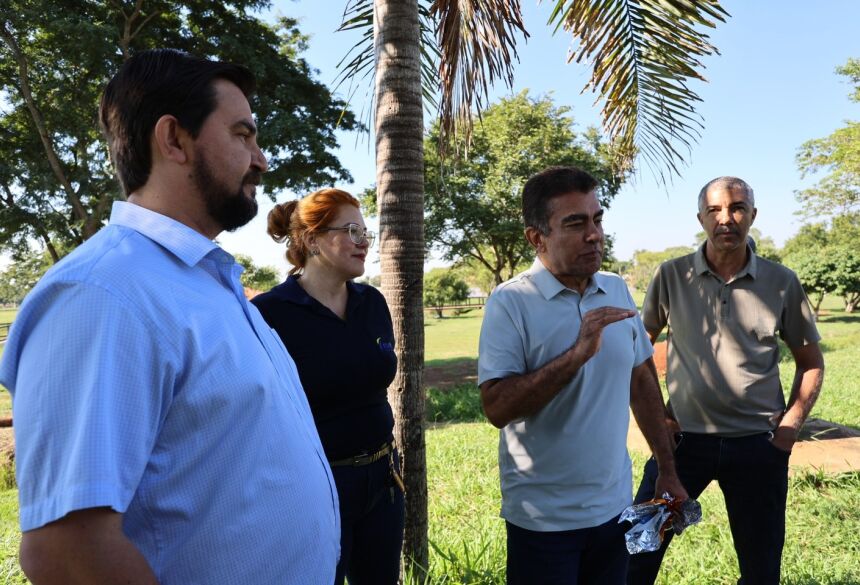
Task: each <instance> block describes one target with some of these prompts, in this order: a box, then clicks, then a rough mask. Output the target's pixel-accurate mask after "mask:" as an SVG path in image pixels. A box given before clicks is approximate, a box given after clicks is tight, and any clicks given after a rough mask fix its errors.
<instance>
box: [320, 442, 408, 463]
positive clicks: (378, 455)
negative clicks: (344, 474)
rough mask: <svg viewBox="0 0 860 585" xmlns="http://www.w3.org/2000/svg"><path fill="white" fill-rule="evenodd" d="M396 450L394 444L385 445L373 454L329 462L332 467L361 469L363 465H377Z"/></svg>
mask: <svg viewBox="0 0 860 585" xmlns="http://www.w3.org/2000/svg"><path fill="white" fill-rule="evenodd" d="M393 450H394V445H393V444H392V443H385V444H384V445H383V446H382V447H380V448H379V450H377V451H374V452H373V453H361V454H359V455H353V456H352V457H347V458H345V459H337V460H335V461H331V460H329V462H328V464H329V465H331V466H332V467H344V466H351V467H360V466H362V465H370V464H371V463H376V462H377V461H379V460H380V459H382V458H383V457H385V456H386V455H388V454H389V453H391V452H392V451H393Z"/></svg>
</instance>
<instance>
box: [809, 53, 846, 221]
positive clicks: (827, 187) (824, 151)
mask: <svg viewBox="0 0 860 585" xmlns="http://www.w3.org/2000/svg"><path fill="white" fill-rule="evenodd" d="M836 72H837V73H838V74H840V75H844V76H846V77H848V78H849V79H850V80H851V82H852V83H853V85H854V88H853V92H852V93H851V95H850V98H851V100H853V101H855V102H860V59H849V60H848V63H846V64H845V65H844V66H842V67H838V68H837V69H836ZM797 166H798V168H799V169H800V172H801V177H805V176H807V175H813V174H818V173H824V176H823V177H822V178H821V179H819V181H818V182H817V183H816V184H815V185H814V186H812V187H810V188H809V189H803V190H802V191H798V192H796V193H795V195H796V197H797V199H798V201H800V203H801V204H802V205H803V207H802V209H801V211H800V213H801V214H802V215H804V216H806V217H807V218H822V217H823V218H833V217H838V216H840V215H851V214H856V213H858V212H860V122H852V121H849V122H847V124H846V125H845V126H844V127H843V128H839V129H838V130H836V131H835V132H834V133H833V134H831V135H830V136H827V137H826V138H818V139H816V140H810V141H808V142H806V143H804V144H803V146H801V147H800V150H799V152H798V154H797Z"/></svg>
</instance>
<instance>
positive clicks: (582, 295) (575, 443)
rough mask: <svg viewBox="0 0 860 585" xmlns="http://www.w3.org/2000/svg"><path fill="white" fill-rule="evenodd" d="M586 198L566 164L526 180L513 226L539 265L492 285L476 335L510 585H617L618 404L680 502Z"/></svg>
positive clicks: (648, 380)
mask: <svg viewBox="0 0 860 585" xmlns="http://www.w3.org/2000/svg"><path fill="white" fill-rule="evenodd" d="M596 188H597V181H596V180H595V179H594V178H593V177H591V176H590V175H589V174H588V173H585V172H583V171H580V170H578V169H573V168H569V167H552V168H549V169H547V170H545V171H542V172H541V173H538V174H537V175H535V176H534V177H532V178H531V179H529V181H528V182H527V183H526V185H525V187H524V189H523V218H524V220H525V225H526V232H525V235H526V238H527V239H528V240H529V242H530V243H531V244H532V245H533V246H534V248H535V250H536V251H537V259H536V260H535V262H534V265H533V266H532V267H531V269H530V270H528V271H527V272H525V273H523V274H521V275H519V276H517V277H516V278H514V279H512V280H510V281H508V282H506V283H503V284H501V285H499V286H498V287H497V288H496V290H495V291H494V292H493V294H492V295H491V296H490V298H489V300H488V302H487V306H486V312H485V316H484V322H483V326H482V328H481V338H480V351H479V358H478V368H479V384H480V387H481V400H482V403H483V406H484V411H485V413H486V414H487V418H489V420H490V422H492V423H493V424H494V425H495V426H496V427H498V428H500V429H502V430H501V433H500V440H499V468H500V477H501V487H502V517H504V518H505V520H506V526H507V534H508V540H507V543H508V558H507V579H508V583H509V584H512V585H514V584H520V583H522V584H529V585H540V584H553V585H574V584H578V583H580V584H585V583H594V584H598V583H599V584H601V585H604V584H609V585H611V584H613V583H615V584H621V583H624V579H625V574H626V569H627V551H626V548H625V546H624V536H623V535H624V531H625V530H626V529H627V527H626V526H625V525H624V524H618V515H619V514H620V513H621V511H622V510H623V509H624V508H625V507H626V506H628V505H629V504H630V503H631V487H632V485H631V483H632V478H631V471H630V459H629V457H628V455H627V446H626V438H627V427H628V422H629V410H628V406H629V407H631V408H632V409H633V413H634V415H635V416H636V420H637V422H638V423H639V426H640V428H641V429H642V431H643V433H644V434H645V436H646V438H647V439H648V441H649V444H650V445H651V447H652V450H653V451H654V453H655V454H656V456H657V461H659V462H660V476H659V477H658V479H657V485H658V488H659V489H660V490H661V493H662V491H668V492H670V493H672V494H673V495H675V496H677V497H678V498H680V499H685V498H686V492H685V491H684V488H683V486H682V485H681V484H680V482H679V480H678V477H677V475H676V474H675V469H674V466H673V458H672V450H671V441H670V438H669V434H668V430H667V428H666V426H665V420H664V414H663V413H664V406H663V401H662V398H661V396H660V391H659V387H658V384H657V377H656V373H655V370H654V365H653V362H652V360H651V354H652V352H653V350H652V348H651V344H650V342H649V339H648V335H647V333H646V332H645V329H644V328H643V326H642V322H641V321H640V319H639V317H638V315H637V312H636V306H635V305H634V303H633V300H632V299H631V297H630V294H629V292H628V291H627V287H626V285H625V284H624V282H623V281H622V280H621V279H620V278H619V277H618V276H616V275H614V274H609V273H603V272H598V270H599V268H600V263H601V260H602V257H603V242H604V240H603V227H602V221H603V210H602V209H601V207H600V203H599V201H598V199H597V196H596V194H595V189H596Z"/></svg>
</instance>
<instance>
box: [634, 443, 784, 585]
mask: <svg viewBox="0 0 860 585" xmlns="http://www.w3.org/2000/svg"><path fill="white" fill-rule="evenodd" d="M771 436H772V435H771V434H770V433H761V434H757V435H750V436H747V437H739V438H723V437H718V436H716V435H700V434H694V433H683V434H681V435H679V436H678V441H679V443H678V446H677V448H676V449H675V466H676V468H677V470H678V476H679V477H680V478H681V483H682V484H684V488H685V489H686V490H687V493H688V494H689V495H690V497H691V498H698V497H699V495H700V494H701V493H702V492H703V491H704V489H705V488H706V487H707V486H708V484H709V483H711V481H712V480H716V481H717V482H718V483H719V486H720V489H721V490H722V492H723V498H724V499H725V502H726V512H727V513H728V516H729V526H730V527H731V530H732V538H733V539H734V544H735V552H736V553H737V555H738V565H739V567H740V573H741V578H740V580H739V581H738V584H739V585H765V584H767V585H770V584H773V585H778V584H779V572H780V563H781V561H782V547H783V544H784V542H785V500H786V496H787V494H788V457H789V453H788V452H786V451H782V450H781V449H777V448H776V447H774V446H773V445H772V444H771V442H770V439H771ZM656 480H657V463H656V461H654V458H653V457H652V458H651V459H649V460H648V462H647V463H646V464H645V474H644V477H643V478H642V483H641V484H640V485H639V491H638V493H637V494H636V498H635V502H637V503H638V502H644V501H646V500H649V499H651V498H652V497H654V483H655V481H656ZM702 513H703V516H707V514H708V510H703V511H702ZM695 529H696V528H695V527H692V528H690V530H695ZM682 538H683V537H682ZM671 541H672V534H671V533H667V535H666V538H665V540H664V541H663V546H662V547H661V548H660V550H658V551H655V552H652V553H640V554H636V555H631V556H630V570H629V573H628V576H627V583H628V585H640V584H643V583H647V584H651V583H654V580H655V579H656V578H657V572H658V571H659V570H660V563H661V562H662V560H663V555H664V554H665V552H666V549H667V548H668V546H669V543H670V542H671Z"/></svg>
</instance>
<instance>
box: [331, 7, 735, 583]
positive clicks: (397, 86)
mask: <svg viewBox="0 0 860 585" xmlns="http://www.w3.org/2000/svg"><path fill="white" fill-rule="evenodd" d="M427 6H428V2H424V1H421V2H419V0H348V2H347V9H346V11H345V13H344V14H345V17H344V28H360V29H363V30H364V35H363V40H362V41H361V42H359V44H358V45H356V47H355V48H354V50H353V57H352V58H351V59H350V58H347V59H346V60H345V62H346V63H347V65H346V75H352V76H353V77H361V76H365V77H369V76H368V75H367V73H368V72H369V71H370V70H372V69H373V68H374V67H375V75H374V76H373V79H374V92H373V96H374V107H373V108H372V111H373V112H374V120H375V123H374V129H375V132H376V185H377V195H378V201H379V217H380V233H381V237H380V256H381V264H382V291H383V293H384V294H385V297H386V299H387V301H388V304H389V307H390V308H391V311H392V316H393V321H394V333H395V338H396V347H397V348H398V358H399V359H398V372H397V375H396V377H395V379H394V382H393V383H392V386H391V387H390V388H389V400H390V401H391V403H392V406H393V407H394V412H395V418H396V427H395V434H396V438H397V442H398V444H399V446H400V448H401V449H402V450H403V465H404V475H405V479H406V484H407V488H408V489H407V495H406V531H405V538H404V547H403V554H404V557H405V558H406V559H407V562H408V563H409V564H410V565H411V566H412V568H413V569H415V574H416V575H419V576H420V574H421V568H422V567H424V568H426V566H427V559H428V543H427V502H426V497H427V485H426V462H425V446H424V430H423V419H424V395H423V384H422V372H423V362H424V360H423V355H424V330H423V314H422V308H421V299H422V292H421V288H422V276H423V274H422V264H423V259H424V237H423V229H422V220H423V213H424V209H423V185H422V181H423V166H422V162H423V148H422V147H423V144H422V133H423V111H422V97H423V96H424V95H427V96H429V97H431V98H432V97H433V96H435V95H437V94H438V95H439V112H440V120H441V127H442V128H443V129H444V133H450V132H451V131H453V130H454V129H456V128H457V126H458V125H457V123H456V121H455V119H456V118H459V119H460V120H461V122H462V125H461V128H463V129H464V131H466V132H467V133H468V131H469V124H468V120H469V119H470V118H471V115H472V111H473V109H474V108H475V107H477V108H478V109H479V110H480V109H482V106H483V104H485V103H486V101H487V99H486V98H487V96H488V95H489V87H490V85H492V84H493V82H494V81H495V80H496V79H498V78H502V79H504V80H505V81H506V83H507V84H508V86H510V85H511V84H512V82H513V62H514V60H515V59H516V47H515V35H517V34H519V33H523V34H527V33H526V32H525V28H524V27H523V23H522V18H521V16H520V3H519V1H518V0H509V1H505V0H465V1H460V0H458V1H451V0H435V1H434V2H433V3H432V5H431V6H430V8H428V7H427ZM421 15H425V18H424V19H423V20H422V17H421ZM726 15H727V13H726V12H725V11H724V10H723V9H722V8H721V7H720V5H719V3H718V2H717V0H690V1H685V2H677V1H669V2H667V1H665V0H639V1H637V2H625V1H619V0H614V1H609V2H600V3H584V2H574V1H573V0H556V1H555V2H554V5H553V10H552V13H551V15H550V18H549V22H550V23H551V24H553V25H554V26H555V27H556V28H557V29H558V28H562V27H563V28H564V29H565V30H567V31H569V32H570V33H572V35H573V36H574V38H575V39H576V40H577V41H578V42H577V43H574V45H573V46H574V51H573V52H572V53H571V56H570V59H571V60H577V61H581V60H588V61H590V63H591V64H592V72H593V75H592V78H591V81H590V83H589V86H590V87H591V88H592V89H594V90H595V91H597V92H599V93H600V96H601V97H602V98H603V100H604V108H603V121H604V126H605V128H606V129H607V132H608V134H609V135H610V137H611V138H612V139H613V141H614V142H615V144H616V152H619V153H621V154H622V158H621V159H620V160H619V161H618V165H619V167H621V168H624V167H625V166H629V165H631V164H632V160H633V158H634V157H635V156H636V155H637V152H638V153H641V155H642V156H643V157H644V159H645V160H646V161H649V164H650V166H651V169H652V170H653V171H654V172H655V173H656V174H657V175H659V176H660V177H663V176H664V174H666V173H668V174H672V173H674V172H677V162H678V161H680V160H682V155H681V152H682V151H683V150H684V148H686V147H689V145H690V143H691V142H692V141H693V140H695V139H696V137H697V136H698V131H699V128H700V127H701V121H700V118H699V117H698V115H697V114H696V113H695V109H694V107H693V106H694V104H695V103H696V102H697V101H699V97H698V96H697V95H696V94H695V92H693V91H692V89H691V88H690V86H689V83H688V82H689V80H690V79H702V76H701V74H700V73H699V70H700V69H701V67H702V65H701V62H700V61H699V59H700V58H701V57H703V56H705V55H710V54H712V53H714V52H716V50H715V48H714V47H713V46H711V45H710V43H709V42H708V37H707V35H705V34H704V33H703V32H702V30H701V27H713V26H714V24H715V22H716V21H718V20H719V21H722V20H723V19H724V17H725V16H726ZM428 16H429V17H428ZM422 22H423V23H425V25H427V24H429V25H430V26H429V27H428V26H425V27H424V28H423V29H422V26H421V23H422ZM370 31H372V34H371V32H370ZM430 36H435V37H436V43H435V44H434V43H428V42H425V43H422V41H424V40H426V39H427V38H428V37H430ZM422 55H424V56H426V57H428V58H429V59H430V60H431V61H433V60H434V58H435V57H438V68H436V67H432V66H431V67H424V68H423V69H422V60H421V57H422ZM425 64H426V63H425ZM434 65H435V63H434ZM428 71H429V73H428ZM422 74H423V75H422ZM422 80H423V81H426V82H427V84H426V86H422ZM425 89H426V91H425Z"/></svg>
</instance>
